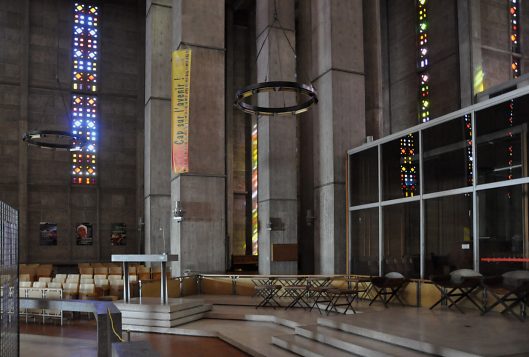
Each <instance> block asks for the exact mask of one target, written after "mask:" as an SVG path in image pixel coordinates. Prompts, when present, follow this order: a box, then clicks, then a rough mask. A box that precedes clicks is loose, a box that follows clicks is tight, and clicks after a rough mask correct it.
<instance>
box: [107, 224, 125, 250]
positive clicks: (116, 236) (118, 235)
mask: <svg viewBox="0 0 529 357" xmlns="http://www.w3.org/2000/svg"><path fill="white" fill-rule="evenodd" d="M110 240H111V242H112V245H127V225H126V224H125V223H112V234H111V237H110Z"/></svg>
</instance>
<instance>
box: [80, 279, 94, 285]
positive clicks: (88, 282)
mask: <svg viewBox="0 0 529 357" xmlns="http://www.w3.org/2000/svg"><path fill="white" fill-rule="evenodd" d="M93 283H94V279H92V278H81V280H80V281H79V284H93Z"/></svg>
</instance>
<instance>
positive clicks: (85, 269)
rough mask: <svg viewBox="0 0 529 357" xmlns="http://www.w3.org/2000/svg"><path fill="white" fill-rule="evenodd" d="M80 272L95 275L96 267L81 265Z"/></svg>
mask: <svg viewBox="0 0 529 357" xmlns="http://www.w3.org/2000/svg"><path fill="white" fill-rule="evenodd" d="M79 273H80V274H81V275H94V268H92V267H80V268H79Z"/></svg>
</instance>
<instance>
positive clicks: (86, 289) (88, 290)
mask: <svg viewBox="0 0 529 357" xmlns="http://www.w3.org/2000/svg"><path fill="white" fill-rule="evenodd" d="M95 296H96V292H95V284H79V299H80V300H92V299H94V298H95Z"/></svg>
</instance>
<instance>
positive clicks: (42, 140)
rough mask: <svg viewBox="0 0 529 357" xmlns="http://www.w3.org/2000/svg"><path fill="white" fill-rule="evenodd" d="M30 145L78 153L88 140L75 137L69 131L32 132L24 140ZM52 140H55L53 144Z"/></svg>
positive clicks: (79, 136) (78, 136)
mask: <svg viewBox="0 0 529 357" xmlns="http://www.w3.org/2000/svg"><path fill="white" fill-rule="evenodd" d="M22 140H24V142H26V143H27V144H29V145H34V146H38V147H40V148H45V149H56V150H68V151H77V150H80V149H81V148H82V147H83V146H84V145H86V138H84V137H83V136H81V135H74V134H72V133H71V132H69V131H60V130H32V131H28V132H27V133H26V134H25V135H24V137H23V138H22ZM52 140H55V142H53V141H52Z"/></svg>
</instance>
